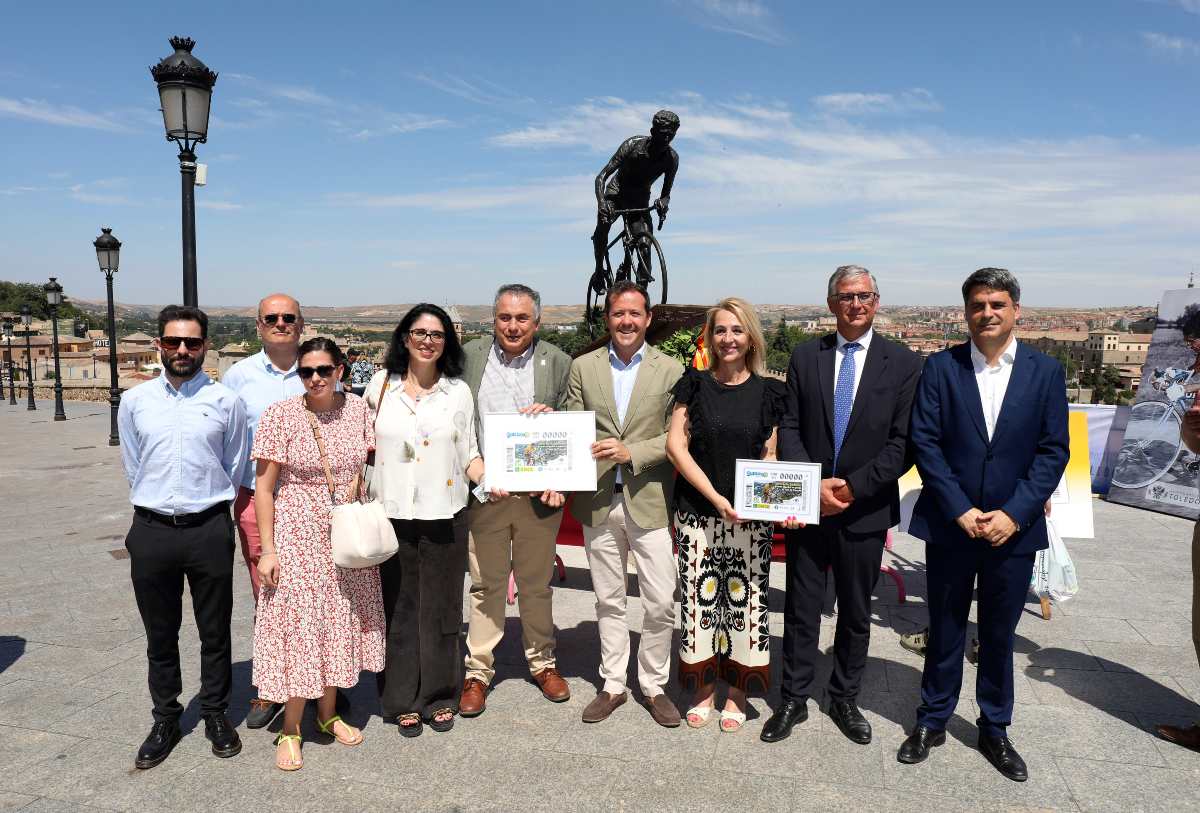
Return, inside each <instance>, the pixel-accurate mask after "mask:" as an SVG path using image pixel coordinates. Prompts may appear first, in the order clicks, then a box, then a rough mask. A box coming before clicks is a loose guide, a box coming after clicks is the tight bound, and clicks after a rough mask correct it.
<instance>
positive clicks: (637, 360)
mask: <svg viewBox="0 0 1200 813" xmlns="http://www.w3.org/2000/svg"><path fill="white" fill-rule="evenodd" d="M645 357H646V343H645V342H642V346H641V347H639V348H638V351H637V352H636V353H634V354H633V358H631V359H630V360H629V363H628V364H626V363H625V362H623V361H621V357H620V356H618V355H617V351H616V350H615V349H613V346H612V342H609V345H608V364H609V367H610V368H611V369H612V385H613V400H614V401H616V402H617V421H618V422H619V423H620V424H621V425H622V426H624V424H625V413H626V412H628V411H629V399H630V398H632V397H633V385H634V384H636V383H637V374H638V368H639V367H641V366H642V359H643V358H645ZM616 468H617V482H618V483H621V482H624V480H623V479H622V478H621V467H620V466H617V467H616Z"/></svg>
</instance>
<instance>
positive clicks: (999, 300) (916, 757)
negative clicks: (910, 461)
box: [896, 268, 1070, 782]
mask: <svg viewBox="0 0 1200 813" xmlns="http://www.w3.org/2000/svg"><path fill="white" fill-rule="evenodd" d="M962 292H963V303H964V306H965V310H966V320H967V327H968V329H969V330H970V333H971V341H970V342H968V343H966V344H960V345H958V346H956V347H952V348H950V349H949V350H943V351H942V352H940V353H935V354H933V355H932V356H930V357H929V359H928V361H926V362H925V370H924V372H923V373H922V374H921V381H920V383H919V385H918V387H917V395H916V398H915V399H914V400H913V408H912V429H911V432H910V436H911V442H912V446H913V453H914V455H915V459H916V464H917V470H918V471H919V472H920V474H921V479H922V481H923V483H924V487H923V489H922V491H921V496H920V497H919V498H918V499H917V504H916V506H915V507H914V508H913V516H912V521H911V523H910V524H909V531H908V532H909V533H910V534H912V535H913V536H915V537H918V538H920V539H924V540H925V542H926V546H925V555H926V565H927V582H928V592H929V642H928V645H927V651H926V655H925V670H924V673H923V675H922V677H921V705H920V707H919V708H918V709H917V724H916V727H915V728H914V730H913V732H912V734H911V735H910V736H909V737H908V739H906V740H905V741H904V744H903V745H902V746H901V747H900V751H899V753H898V754H897V755H896V757H897V759H898V760H899V761H900V762H904V763H916V762H922V761H924V760H925V758H926V757H928V756H929V749H930V748H931V747H933V746H937V745H941V744H942V743H944V742H945V741H946V722H947V720H949V719H950V715H951V714H953V713H954V708H955V706H956V705H957V704H958V693H959V689H960V688H961V687H962V672H963V665H962V662H963V647H964V644H965V643H966V633H967V616H968V614H969V613H970V610H971V594H972V592H973V588H974V584H975V581H976V579H978V581H979V611H978V619H979V621H978V629H979V644H980V646H979V664H978V665H979V671H978V675H977V677H976V683H975V699H976V703H977V704H978V705H979V719H978V720H977V722H976V724H977V725H978V726H979V750H980V751H981V752H983V755H984V756H985V757H987V759H988V760H989V761H990V762H991V763H992V764H993V765H994V766H995V767H996V769H997V770H999V771H1000V772H1001V773H1002V774H1004V775H1005V776H1006V777H1008V778H1009V779H1012V780H1014V781H1017V782H1023V781H1025V779H1027V778H1028V771H1027V769H1026V767H1025V762H1024V761H1023V760H1022V759H1021V756H1020V755H1019V754H1018V753H1017V751H1016V749H1015V748H1013V745H1012V743H1011V742H1010V741H1009V739H1008V736H1007V730H1008V725H1009V723H1010V722H1011V720H1012V708H1013V638H1014V636H1015V634H1016V629H1017V621H1018V620H1019V619H1020V617H1021V610H1022V609H1023V608H1024V606H1025V598H1026V595H1027V593H1028V591H1029V580H1030V577H1031V576H1032V574H1033V559H1034V555H1035V554H1036V552H1037V551H1038V550H1041V549H1042V548H1045V547H1046V546H1047V540H1046V517H1045V505H1046V501H1047V500H1049V499H1050V495H1051V494H1052V493H1053V492H1054V489H1055V487H1056V486H1057V485H1058V482H1059V480H1060V479H1061V478H1062V474H1063V470H1064V469H1065V468H1066V466H1067V457H1068V455H1069V449H1070V438H1069V435H1068V432H1067V392H1066V381H1065V378H1064V374H1063V368H1062V365H1061V364H1060V363H1059V362H1057V361H1056V360H1054V359H1052V358H1050V357H1049V356H1046V355H1044V354H1042V353H1039V352H1037V351H1036V350H1034V349H1033V348H1031V347H1028V346H1026V345H1023V344H1018V343H1017V341H1016V339H1015V338H1014V337H1013V335H1012V331H1013V326H1014V325H1015V324H1016V322H1017V319H1018V318H1019V317H1020V315H1021V305H1020V301H1021V288H1020V286H1019V285H1018V283H1017V279H1016V277H1014V276H1013V275H1012V274H1010V273H1009V272H1008V271H1006V270H1004V269H1003V268H981V269H980V270H978V271H976V272H975V273H974V274H972V275H971V276H969V277H967V281H966V282H964V283H963V287H962Z"/></svg>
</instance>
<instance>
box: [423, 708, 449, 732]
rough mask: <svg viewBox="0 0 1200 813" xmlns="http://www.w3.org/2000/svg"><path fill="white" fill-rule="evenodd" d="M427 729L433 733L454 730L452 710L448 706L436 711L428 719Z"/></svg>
mask: <svg viewBox="0 0 1200 813" xmlns="http://www.w3.org/2000/svg"><path fill="white" fill-rule="evenodd" d="M447 714H448V715H450V716H449V717H446V719H445V720H439V719H438V717H442V716H444V715H447ZM429 727H430V728H432V729H433V730H434V731H440V732H446V731H449V730H450V729H452V728H454V709H452V708H450V707H449V706H447V707H445V708H441V709H438V710H436V711H435V712H434V713H433V714H432V715H430V717H429Z"/></svg>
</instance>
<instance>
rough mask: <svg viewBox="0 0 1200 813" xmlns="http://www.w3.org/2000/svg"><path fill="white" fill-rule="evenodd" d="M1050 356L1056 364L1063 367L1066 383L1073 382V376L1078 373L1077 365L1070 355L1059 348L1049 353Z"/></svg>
mask: <svg viewBox="0 0 1200 813" xmlns="http://www.w3.org/2000/svg"><path fill="white" fill-rule="evenodd" d="M1050 356H1051V357H1052V358H1055V359H1057V360H1058V363H1059V364H1061V365H1062V366H1063V372H1064V373H1065V374H1066V377H1067V381H1074V380H1075V376H1076V375H1078V373H1079V363H1078V362H1076V361H1075V359H1073V358H1071V354H1070V353H1069V352H1067V351H1066V350H1064V349H1063V348H1061V347H1058V348H1055V349H1054V350H1052V351H1051V352H1050Z"/></svg>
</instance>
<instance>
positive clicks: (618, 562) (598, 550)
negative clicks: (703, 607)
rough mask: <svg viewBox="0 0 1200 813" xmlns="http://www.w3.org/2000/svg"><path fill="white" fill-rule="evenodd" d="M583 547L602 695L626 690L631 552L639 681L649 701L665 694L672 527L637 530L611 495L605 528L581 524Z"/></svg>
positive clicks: (673, 573)
mask: <svg viewBox="0 0 1200 813" xmlns="http://www.w3.org/2000/svg"><path fill="white" fill-rule="evenodd" d="M583 546H584V551H586V553H587V560H588V568H589V569H590V570H591V572H592V589H593V590H595V592H596V626H597V627H598V629H599V632H600V677H602V678H604V691H606V692H609V693H610V694H623V693H624V692H625V674H626V672H627V671H628V668H629V625H628V624H627V623H626V621H625V599H626V584H627V578H626V567H627V565H628V562H629V553H630V551H632V552H633V560H634V562H635V563H636V564H637V572H638V588H639V590H640V592H641V594H642V612H643V618H642V632H641V636H642V640H641V644H640V645H639V647H638V683H639V685H640V686H641V689H642V694H643V695H645V696H646V697H647V698H650V697H654V696H655V695H658V694H661V693H662V692H663V687H664V686H666V684H667V679H668V678H669V676H670V672H671V633H672V631H673V630H674V628H675V584H676V580H677V579H678V575H679V574H678V571H677V570H676V568H675V554H674V553H673V552H672V550H671V530H670V528H654V529H647V528H641V527H639V526H638V525H637V523H635V522H634V521H633V519H632V518H631V517H630V516H629V512H628V511H627V510H626V508H625V500H624V498H623V497H622V495H620V494H614V495H613V501H612V506H611V507H610V509H609V512H608V518H607V519H606V521H605V522H604V524H603V525H599V526H597V527H594V528H593V527H591V526H588V525H584V526H583Z"/></svg>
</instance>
